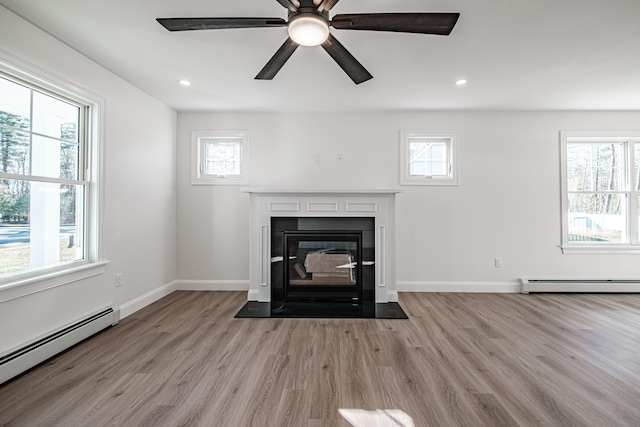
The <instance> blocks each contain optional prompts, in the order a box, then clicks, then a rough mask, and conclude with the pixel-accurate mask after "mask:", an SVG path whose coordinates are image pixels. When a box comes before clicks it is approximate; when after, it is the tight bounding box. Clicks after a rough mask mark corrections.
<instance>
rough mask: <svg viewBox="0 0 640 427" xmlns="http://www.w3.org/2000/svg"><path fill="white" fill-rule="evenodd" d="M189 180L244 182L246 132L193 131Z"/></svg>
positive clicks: (211, 182) (198, 182)
mask: <svg viewBox="0 0 640 427" xmlns="http://www.w3.org/2000/svg"><path fill="white" fill-rule="evenodd" d="M191 138H192V145H191V147H192V171H191V183H192V184H196V185H247V184H248V183H249V178H248V171H247V165H246V159H247V153H248V149H249V141H248V139H249V133H248V132H246V131H193V132H192V136H191Z"/></svg>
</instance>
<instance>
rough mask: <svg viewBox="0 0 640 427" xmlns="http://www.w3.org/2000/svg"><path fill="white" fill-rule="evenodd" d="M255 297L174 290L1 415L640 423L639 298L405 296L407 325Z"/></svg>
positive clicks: (73, 355) (23, 420)
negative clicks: (277, 307) (281, 312)
mask: <svg viewBox="0 0 640 427" xmlns="http://www.w3.org/2000/svg"><path fill="white" fill-rule="evenodd" d="M245 298H246V293H244V292H175V293H173V294H171V295H169V296H168V297H166V298H164V299H162V300H160V301H158V302H156V303H155V304H153V305H151V306H148V307H146V308H145V309H143V310H141V311H139V312H137V313H135V314H133V315H131V316H130V317H128V318H126V319H124V320H123V321H121V323H120V324H119V325H118V326H116V327H114V328H111V329H109V330H107V331H105V332H103V333H101V334H99V335H97V336H95V337H94V338H92V339H90V340H88V341H86V342H84V343H82V344H80V345H78V346H76V347H74V348H73V349H71V350H69V351H67V352H65V353H64V354H62V355H60V356H58V357H56V358H54V359H52V360H50V361H49V362H47V363H45V364H44V365H42V366H40V367H38V368H36V369H34V370H32V371H31V372H29V373H28V374H26V375H23V376H22V377H20V378H18V379H16V380H14V381H11V382H9V383H7V384H6V385H4V386H2V387H0V425H11V426H14V425H15V426H30V427H31V426H52V425H55V426H76V425H79V426H103V425H113V426H196V425H197V426H216V427H217V426H307V427H319V426H351V425H353V426H358V427H365V426H366V427H370V426H374V427H375V426H386V425H389V426H395V427H408V426H413V425H415V426H447V427H450V426H517V425H520V426H534V425H535V426H639V425H640V295H575V294H574V295H552V294H547V295H519V294H410V293H403V294H401V295H400V303H401V305H402V306H403V308H404V309H405V311H406V312H407V314H408V315H409V317H410V319H409V320H334V319H332V320H324V319H316V320H313V319H234V318H233V316H234V314H235V313H236V312H237V311H238V310H239V309H240V307H241V306H242V305H243V303H244V302H245V301H244V300H245ZM347 419H349V420H350V421H351V422H349V421H347Z"/></svg>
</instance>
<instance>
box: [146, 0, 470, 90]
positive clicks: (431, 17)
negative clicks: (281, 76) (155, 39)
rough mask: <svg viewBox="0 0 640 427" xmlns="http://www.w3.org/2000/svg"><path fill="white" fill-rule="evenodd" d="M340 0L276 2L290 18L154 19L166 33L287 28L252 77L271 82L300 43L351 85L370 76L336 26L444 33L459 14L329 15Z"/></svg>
mask: <svg viewBox="0 0 640 427" xmlns="http://www.w3.org/2000/svg"><path fill="white" fill-rule="evenodd" d="M338 1H339V0H277V2H278V3H280V4H281V5H282V6H284V7H285V8H287V9H288V10H289V16H288V18H289V19H288V21H285V20H284V19H281V18H158V19H157V21H158V22H159V23H160V24H161V25H162V26H163V27H165V28H166V29H167V30H169V31H189V30H214V29H226V28H256V27H288V31H289V38H288V39H287V40H286V41H285V42H284V44H283V45H282V46H280V49H278V51H277V52H276V53H275V55H273V57H272V58H271V59H270V60H269V62H267V65H265V66H264V68H263V69H262V70H260V72H259V73H258V75H257V76H256V77H255V78H256V79H258V80H271V79H273V78H274V77H275V75H276V74H277V73H278V71H280V69H281V68H282V66H283V65H284V64H285V63H286V62H287V60H288V59H289V58H290V57H291V55H292V54H293V52H295V50H296V49H297V48H298V46H318V45H320V46H322V47H323V48H324V50H326V51H327V53H328V54H329V55H330V56H331V57H332V58H333V60H334V61H336V62H337V63H338V65H339V66H340V68H342V69H343V70H344V72H345V73H347V75H348V76H349V77H350V78H351V80H353V82H354V83H355V84H360V83H362V82H365V81H367V80H369V79H371V78H373V76H372V75H371V74H370V73H369V72H368V71H367V70H366V69H365V68H364V67H363V66H362V64H360V63H359V62H358V60H357V59H355V58H354V57H353V55H351V53H349V51H348V50H347V49H346V48H345V47H344V46H343V45H342V44H341V43H340V42H339V41H338V40H337V39H336V38H335V37H334V36H333V35H332V34H331V33H330V32H329V27H330V26H331V27H333V28H336V29H339V30H371V31H395V32H401V33H421V34H436V35H442V36H448V35H449V34H450V33H451V31H452V30H453V27H454V26H455V25H456V22H457V21H458V17H459V16H460V14H459V13H356V14H339V15H334V16H333V18H332V19H329V11H330V10H331V8H333V6H335V5H336V3H338Z"/></svg>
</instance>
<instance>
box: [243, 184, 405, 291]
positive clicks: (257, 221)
mask: <svg viewBox="0 0 640 427" xmlns="http://www.w3.org/2000/svg"><path fill="white" fill-rule="evenodd" d="M242 191H243V192H246V193H249V195H250V203H251V219H250V233H249V235H250V248H249V257H250V259H249V263H250V272H249V292H248V297H247V299H248V301H258V302H271V301H272V300H274V296H275V299H278V298H279V294H278V292H280V291H279V290H278V284H277V283H275V281H274V278H273V277H274V276H273V272H274V271H275V270H276V269H282V267H283V265H284V264H286V263H287V261H288V259H289V257H297V256H298V254H297V253H296V254H295V255H294V254H287V260H284V253H282V254H280V253H276V252H278V250H277V249H274V248H277V247H278V244H279V243H278V242H275V241H274V239H283V238H284V237H283V235H282V234H281V233H280V232H281V231H287V230H276V228H283V229H284V228H290V229H289V230H288V231H291V232H293V233H291V236H293V237H290V238H293V239H294V240H295V238H296V237H295V234H296V233H301V234H300V236H298V237H303V241H304V238H306V239H307V241H306V243H304V244H303V248H302V249H304V250H305V258H306V253H309V252H311V253H313V251H311V249H313V248H312V247H313V246H314V245H313V244H312V243H311V242H314V241H315V242H320V243H319V244H318V245H316V246H318V247H316V248H315V249H316V252H317V253H322V251H323V250H327V249H333V250H335V253H333V254H330V255H335V257H333V259H339V257H340V256H349V250H348V248H350V247H353V241H352V242H351V243H349V244H346V243H345V244H338V242H339V238H338V236H345V235H348V234H349V233H355V234H357V233H358V232H359V231H358V230H345V229H344V228H342V227H338V229H335V230H332V229H331V228H332V227H333V226H332V225H331V224H329V225H323V226H320V227H318V226H315V225H314V226H310V225H309V224H313V223H315V222H319V221H321V220H322V219H323V218H332V219H334V221H337V223H338V224H339V223H345V222H346V223H350V222H354V221H355V222H356V223H357V222H358V219H369V222H370V224H371V225H370V226H369V227H370V228H371V229H370V230H360V232H363V233H365V237H362V238H361V239H363V240H367V239H369V240H372V241H373V242H372V243H373V244H372V246H373V247H374V250H372V251H371V252H370V255H373V259H372V260H367V259H361V260H360V262H357V261H356V260H354V261H352V263H350V265H354V266H359V267H358V269H356V270H355V271H353V273H354V274H358V273H357V272H358V271H359V269H361V268H369V270H370V271H371V274H370V275H371V276H373V277H372V278H371V285H370V288H369V291H368V294H367V290H366V289H367V288H366V286H364V287H363V284H362V283H360V284H359V285H360V286H361V289H360V291H359V292H360V295H359V296H358V298H361V299H369V300H371V301H372V302H375V303H387V302H397V301H398V294H397V288H396V276H395V256H396V255H395V196H396V194H397V193H400V192H401V190H396V189H390V190H389V189H383V190H380V189H362V190H322V189H276V188H243V189H242ZM279 219H280V220H285V223H287V220H288V221H289V223H291V222H293V223H302V224H305V225H303V226H302V227H300V226H296V227H282V226H280V225H276V226H275V227H274V224H278V220H279ZM300 228H302V230H300ZM351 228H353V227H351ZM365 228H366V227H365ZM274 232H275V234H274ZM308 232H311V234H315V237H313V238H310V234H309V233H308ZM315 232H318V233H315ZM332 232H336V233H334V235H331V233H332ZM305 233H306V234H305ZM322 233H327V234H328V236H324V237H329V239H324V238H323V236H321V234H322ZM367 234H368V237H367V236H366V235H367ZM318 235H320V236H318ZM333 238H335V239H336V240H331V239H333ZM313 239H316V240H313ZM348 240H349V239H348V238H347V241H348ZM355 240H357V238H356V239H355ZM327 241H330V242H333V245H327V244H326V242H327ZM305 246H307V247H308V248H305ZM321 246H323V247H321ZM324 246H344V247H347V249H344V248H340V247H336V248H329V247H324ZM296 251H298V252H300V251H301V249H300V247H299V245H298V246H296ZM363 253H365V254H366V250H363V249H361V250H360V253H359V254H356V255H358V256H360V257H362V256H363ZM351 256H353V254H352V255H351ZM280 257H282V258H283V259H282V260H281V259H280ZM365 257H366V255H365ZM312 258H313V257H312ZM320 259H321V258H319V257H318V256H315V259H312V260H311V261H308V260H307V263H309V262H312V263H313V262H319V261H318V260H320ZM300 261H302V260H300ZM283 263H284V264H283ZM353 263H355V264H353ZM346 264H347V263H342V264H335V265H334V266H333V267H338V266H340V265H342V266H343V265H346ZM363 264H364V265H366V266H363ZM293 265H295V263H293V264H291V265H290V266H289V267H291V270H289V269H288V270H287V274H288V275H295V274H300V275H301V276H302V275H303V273H304V277H299V278H298V280H300V281H301V280H305V279H307V280H311V278H312V274H313V273H314V272H313V271H311V272H309V271H308V270H307V269H305V270H304V271H300V272H296V271H295V268H294V267H293ZM289 267H288V268H289ZM325 269H326V267H325ZM312 270H313V267H312ZM329 270H330V271H315V273H316V275H322V274H329V275H330V274H331V273H334V276H333V278H332V279H331V280H335V281H338V280H342V279H338V277H340V276H338V275H337V274H338V271H337V270H336V269H335V268H334V270H336V271H333V270H331V268H329ZM366 276H367V273H366V272H362V271H360V276H357V277H356V276H354V277H356V278H357V279H358V280H363V279H364V278H365V277H366ZM294 277H295V276H294ZM324 277H325V278H326V277H327V276H324ZM329 277H331V276H329ZM293 280H294V282H293V283H294V285H293V286H294V288H295V286H305V287H306V288H305V291H310V292H313V289H312V288H310V287H311V286H314V285H312V284H311V283H308V284H307V283H302V282H296V281H295V280H296V279H295V278H294V279H293ZM325 281H330V280H328V279H327V280H325ZM348 281H349V280H347V279H344V283H342V284H336V283H334V285H335V286H333V287H334V288H335V287H337V286H345V285H348V283H347V282H348ZM299 283H302V284H299ZM325 284H326V283H325ZM283 292H284V289H283ZM297 296H298V297H300V296H301V295H300V294H298V295H297ZM349 297H351V296H349ZM305 298H315V296H313V295H311V296H310V295H302V297H301V299H305Z"/></svg>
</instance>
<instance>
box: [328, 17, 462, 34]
mask: <svg viewBox="0 0 640 427" xmlns="http://www.w3.org/2000/svg"><path fill="white" fill-rule="evenodd" d="M458 17H460V14H459V13H354V14H343V15H336V16H334V17H333V19H332V20H331V26H332V27H333V28H337V29H341V30H372V31H396V32H400V33H421V34H436V35H441V36H448V35H449V34H450V33H451V30H453V27H454V26H455V25H456V22H457V21H458Z"/></svg>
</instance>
